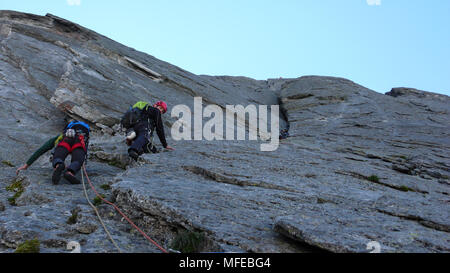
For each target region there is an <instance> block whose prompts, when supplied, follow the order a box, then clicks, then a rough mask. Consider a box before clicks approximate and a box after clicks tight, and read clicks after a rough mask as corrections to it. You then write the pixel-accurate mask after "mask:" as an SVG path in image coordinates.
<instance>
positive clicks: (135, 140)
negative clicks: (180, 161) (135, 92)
mask: <svg viewBox="0 0 450 273" xmlns="http://www.w3.org/2000/svg"><path fill="white" fill-rule="evenodd" d="M132 108H133V109H139V110H140V113H139V115H140V117H139V119H138V121H137V123H135V124H132V126H131V127H130V128H129V130H128V131H129V132H128V133H127V135H128V136H127V144H128V146H130V148H129V149H128V154H129V156H130V157H131V158H133V159H134V160H137V159H138V158H139V156H140V155H142V154H143V153H144V152H147V153H148V152H149V150H150V148H149V147H148V145H149V144H152V143H150V140H149V131H151V130H150V129H152V127H154V129H155V130H156V133H157V135H158V138H159V140H160V141H161V144H162V145H163V147H164V148H165V149H168V150H175V149H174V148H172V147H170V146H169V145H167V141H166V136H165V133H164V125H163V122H162V118H161V115H162V114H164V113H166V112H167V104H166V103H165V102H163V101H159V102H157V103H155V104H154V105H153V106H150V105H149V104H148V103H146V102H142V101H140V102H137V103H136V104H135V105H134V106H133V107H132ZM130 131H131V135H129V133H130ZM133 131H134V134H133Z"/></svg>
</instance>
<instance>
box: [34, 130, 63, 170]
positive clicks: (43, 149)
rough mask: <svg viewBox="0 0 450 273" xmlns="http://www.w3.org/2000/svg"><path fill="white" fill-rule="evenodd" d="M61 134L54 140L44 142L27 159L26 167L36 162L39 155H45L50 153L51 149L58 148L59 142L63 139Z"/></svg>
mask: <svg viewBox="0 0 450 273" xmlns="http://www.w3.org/2000/svg"><path fill="white" fill-rule="evenodd" d="M63 137H64V136H63V134H60V135H58V136H56V137H54V138H51V139H49V140H48V141H47V142H45V144H44V145H42V147H41V148H39V149H38V150H37V151H36V152H34V154H33V155H32V156H31V157H30V159H28V161H27V165H28V166H31V164H33V163H34V162H35V161H36V160H38V158H39V157H41V155H43V154H45V153H46V152H48V151H50V150H51V149H53V148H55V147H56V146H58V144H59V142H61V140H62V139H63Z"/></svg>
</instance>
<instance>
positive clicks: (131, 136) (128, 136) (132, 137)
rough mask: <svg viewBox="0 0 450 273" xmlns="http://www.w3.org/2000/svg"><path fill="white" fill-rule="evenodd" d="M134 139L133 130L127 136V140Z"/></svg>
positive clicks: (134, 133)
mask: <svg viewBox="0 0 450 273" xmlns="http://www.w3.org/2000/svg"><path fill="white" fill-rule="evenodd" d="M135 138H136V132H135V131H134V130H131V131H129V132H128V134H127V140H133V139H135Z"/></svg>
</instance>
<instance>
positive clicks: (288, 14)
mask: <svg viewBox="0 0 450 273" xmlns="http://www.w3.org/2000/svg"><path fill="white" fill-rule="evenodd" d="M0 9H10V10H17V11H22V12H29V13H34V14H39V15H45V14H46V13H52V14H54V15H57V16H60V17H63V18H66V19H68V20H71V21H74V22H76V23H78V24H80V25H82V26H85V27H87V28H90V29H92V30H94V31H96V32H98V33H100V34H103V35H105V36H107V37H109V38H111V39H114V40H116V41H118V42H120V43H123V44H125V45H127V46H130V47H133V48H135V49H137V50H140V51H143V52H146V53H148V54H150V55H152V56H155V57H156V58H158V59H161V60H164V61H167V62H169V63H171V64H174V65H177V66H179V67H181V68H183V69H186V70H188V71H190V72H192V73H195V74H206V75H230V76H248V77H251V78H255V79H267V78H278V77H285V78H295V77H300V76H305V75H321V76H337V77H344V78H348V79H350V80H352V81H355V82H356V83H359V84H362V85H364V86H366V87H368V88H370V89H372V90H375V91H377V92H381V93H385V92H388V91H390V89H391V88H392V87H413V88H417V89H422V90H426V91H431V92H437V93H444V94H447V95H450V16H449V14H450V1H448V0H432V1H425V0H277V1H275V0H272V1H269V0H170V1H169V0H129V1H121V0H115V1H111V0H108V1H107V0H39V1H37V0H14V1H13V0H0Z"/></svg>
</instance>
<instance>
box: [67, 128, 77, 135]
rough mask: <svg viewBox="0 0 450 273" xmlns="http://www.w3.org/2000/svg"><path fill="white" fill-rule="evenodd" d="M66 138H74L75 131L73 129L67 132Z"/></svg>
mask: <svg viewBox="0 0 450 273" xmlns="http://www.w3.org/2000/svg"><path fill="white" fill-rule="evenodd" d="M66 137H75V130H74V129H69V130H67V131H66Z"/></svg>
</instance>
